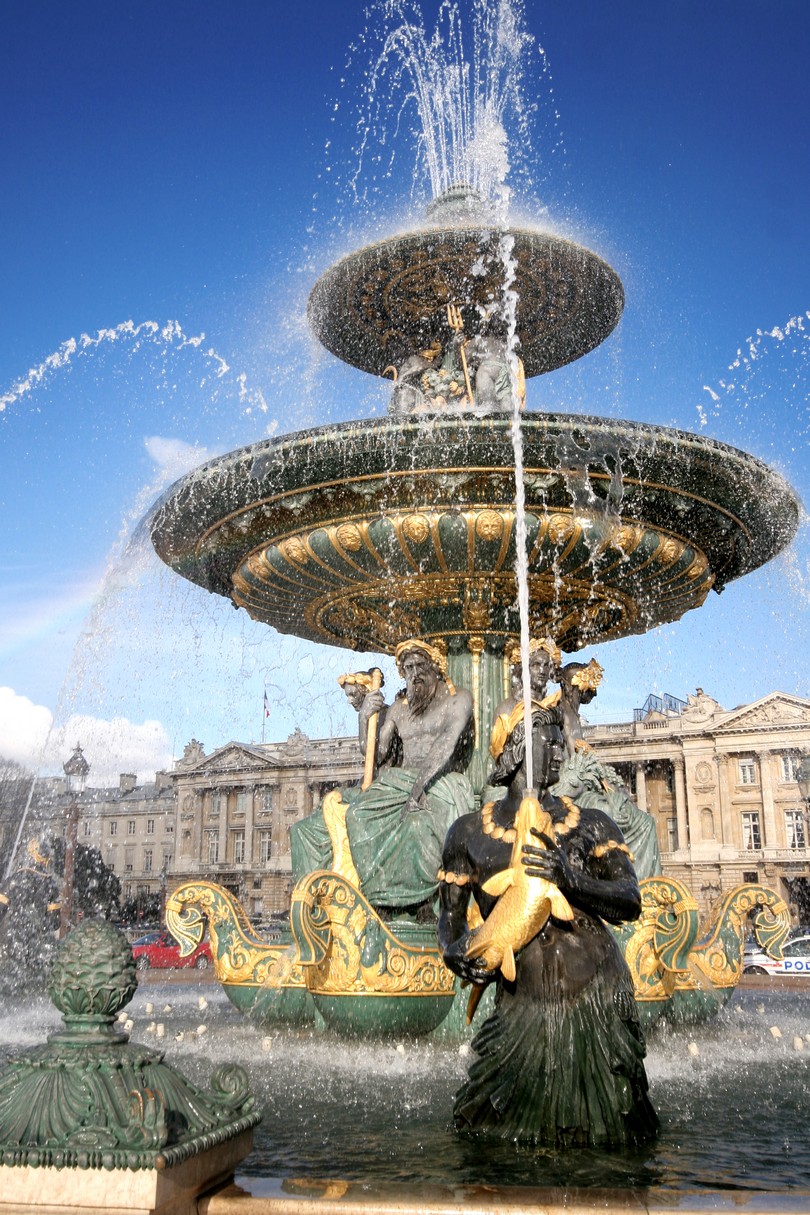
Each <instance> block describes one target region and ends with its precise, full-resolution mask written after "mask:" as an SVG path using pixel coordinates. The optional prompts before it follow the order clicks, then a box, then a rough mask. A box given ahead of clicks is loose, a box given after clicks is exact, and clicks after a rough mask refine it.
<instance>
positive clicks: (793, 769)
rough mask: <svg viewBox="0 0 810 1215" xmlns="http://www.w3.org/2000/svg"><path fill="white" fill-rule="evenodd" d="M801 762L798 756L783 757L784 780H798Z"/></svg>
mask: <svg viewBox="0 0 810 1215" xmlns="http://www.w3.org/2000/svg"><path fill="white" fill-rule="evenodd" d="M800 763H801V760H800V759H799V757H798V755H783V756H782V780H783V781H788V780H798V776H799V764H800Z"/></svg>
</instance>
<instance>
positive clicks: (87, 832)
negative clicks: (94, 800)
mask: <svg viewBox="0 0 810 1215" xmlns="http://www.w3.org/2000/svg"><path fill="white" fill-rule="evenodd" d="M91 831H92V824H91V822H90V819H89V818H86V819H85V820H84V834H85V835H90V833H91Z"/></svg>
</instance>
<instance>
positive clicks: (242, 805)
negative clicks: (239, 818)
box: [236, 789, 248, 814]
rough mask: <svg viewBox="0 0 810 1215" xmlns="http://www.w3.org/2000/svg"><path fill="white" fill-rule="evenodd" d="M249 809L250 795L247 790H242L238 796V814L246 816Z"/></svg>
mask: <svg viewBox="0 0 810 1215" xmlns="http://www.w3.org/2000/svg"><path fill="white" fill-rule="evenodd" d="M247 808H248V794H247V791H246V790H245V789H240V790H239V792H238V793H237V795H236V813H237V814H246V813H247Z"/></svg>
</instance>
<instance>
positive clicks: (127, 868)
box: [0, 772, 176, 902]
mask: <svg viewBox="0 0 810 1215" xmlns="http://www.w3.org/2000/svg"><path fill="white" fill-rule="evenodd" d="M77 801H78V804H79V811H80V816H79V826H78V842H79V843H80V844H85V845H86V846H88V847H91V848H98V849H99V851H100V852H101V855H102V856H103V858H104V861H105V862H106V864H108V865H109V866H110V868H111V869H112V870H113V872H114V873H115V874H116V876H117V877H118V878H119V880H120V882H121V899H122V902H128V901H129V900H135V901H138V900H141V901H143V899H144V898H145V897H147V896H150V895H152V896H156V895H160V894H161V893H162V891H163V889H165V883H166V882H167V881H168V873H169V871H170V870H171V868H172V866H173V864H174V841H175V822H176V808H175V797H174V789H173V788H172V782H171V779H170V777H169V775H168V773H166V772H158V773H156V775H155V779H154V780H153V781H150V782H147V783H145V784H138V782H137V777H136V776H135V775H134V774H133V773H129V772H123V773H121V775H120V776H119V778H118V784H117V785H115V786H112V787H109V788H100V789H99V788H92V787H88V788H86V789H84V790H83V791H82V792H81V794H79V795H78V797H77ZM72 802H73V795H72V794H71V793H69V792H68V788H67V782H66V780H65V779H64V777H44V778H40V779H37V780H36V781H34V782H33V785H32V778H31V777H30V776H26V777H25V778H23V779H18V780H17V782H16V785H15V784H12V783H9V782H7V783H6V785H5V786H3V787H0V854H1V855H2V856H3V857H4V858H5V859H4V862H3V864H4V866H5V863H6V862H7V860H8V858H9V856H10V853H11V849H12V848H13V846H14V842H15V840H16V837H17V831H18V828H19V824H20V818H21V816H22V815H23V813H25V825H24V828H23V831H22V833H21V835H20V842H19V846H18V850H17V855H16V857H15V861H14V864H15V865H17V864H20V863H24V857H25V849H26V845H27V844H28V841H29V840H30V839H32V838H33V837H35V836H36V837H37V838H41V837H42V836H47V835H49V834H50V835H59V836H64V834H65V826H66V823H67V816H68V812H69V810H70V807H71V804H72Z"/></svg>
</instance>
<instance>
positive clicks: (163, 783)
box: [155, 772, 172, 792]
mask: <svg viewBox="0 0 810 1215" xmlns="http://www.w3.org/2000/svg"><path fill="white" fill-rule="evenodd" d="M171 787H172V778H171V777H170V776H169V774H168V772H156V773H155V788H156V789H157V790H158V792H160V790H161V789H171Z"/></svg>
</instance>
